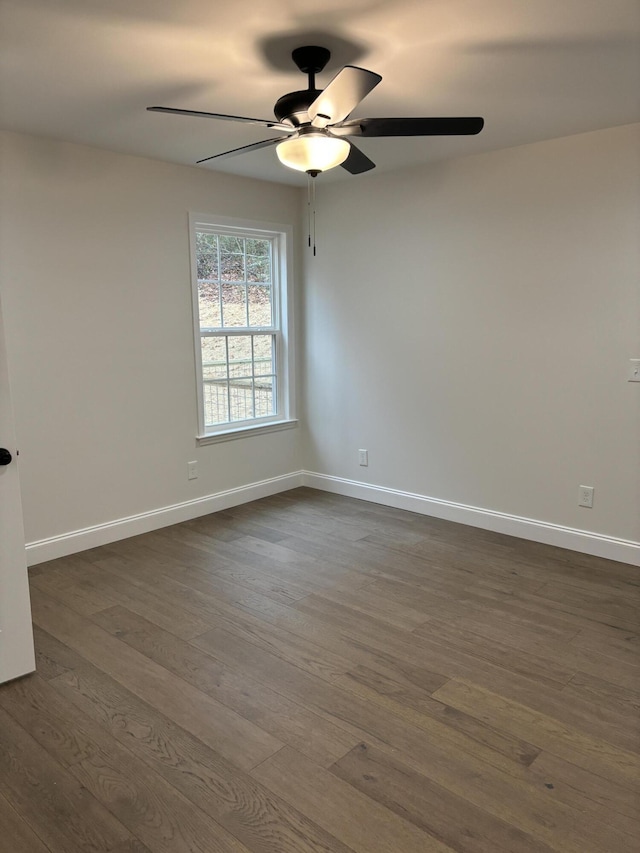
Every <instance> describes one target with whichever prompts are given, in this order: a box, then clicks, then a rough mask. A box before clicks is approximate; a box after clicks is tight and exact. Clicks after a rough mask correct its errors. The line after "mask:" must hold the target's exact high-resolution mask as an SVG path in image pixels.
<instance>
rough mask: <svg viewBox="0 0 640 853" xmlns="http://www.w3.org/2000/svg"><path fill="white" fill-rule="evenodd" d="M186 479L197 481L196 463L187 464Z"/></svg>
mask: <svg viewBox="0 0 640 853" xmlns="http://www.w3.org/2000/svg"><path fill="white" fill-rule="evenodd" d="M187 477H188V478H189V479H190V480H197V479H198V463H197V462H187Z"/></svg>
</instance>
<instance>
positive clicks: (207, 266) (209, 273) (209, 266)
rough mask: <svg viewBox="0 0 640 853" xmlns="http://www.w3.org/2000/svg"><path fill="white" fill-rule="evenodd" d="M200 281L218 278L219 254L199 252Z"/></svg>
mask: <svg viewBox="0 0 640 853" xmlns="http://www.w3.org/2000/svg"><path fill="white" fill-rule="evenodd" d="M197 260H198V281H217V280H218V255H217V254H215V255H212V254H209V253H208V252H198V256H197Z"/></svg>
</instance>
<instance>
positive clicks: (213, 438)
mask: <svg viewBox="0 0 640 853" xmlns="http://www.w3.org/2000/svg"><path fill="white" fill-rule="evenodd" d="M297 426H298V421H297V419H295V418H294V419H292V420H287V421H274V422H272V423H269V424H261V425H260V426H245V427H239V428H238V429H228V430H225V431H224V432H213V433H209V434H208V435H197V436H196V444H197V446H198V447H202V446H203V445H205V444H219V443H220V442H221V441H234V440H235V439H236V438H251V437H252V436H254V435H265V434H266V433H269V432H280V430H283V429H294V428H295V427H297Z"/></svg>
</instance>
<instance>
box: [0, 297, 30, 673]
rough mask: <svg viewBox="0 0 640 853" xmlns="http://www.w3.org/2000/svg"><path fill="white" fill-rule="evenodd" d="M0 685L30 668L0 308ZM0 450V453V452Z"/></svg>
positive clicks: (12, 431) (26, 599)
mask: <svg viewBox="0 0 640 853" xmlns="http://www.w3.org/2000/svg"><path fill="white" fill-rule="evenodd" d="M0 448H2V450H0V683H1V682H3V681H9V680H10V679H12V678H18V676H20V675H25V674H26V673H27V672H33V670H34V669H35V659H34V654H33V632H32V629H31V606H30V603H29V583H28V578H27V558H26V554H25V549H24V525H23V521H22V504H21V501H20V481H19V479H18V464H17V459H16V455H17V451H16V437H15V429H14V424H13V408H12V405H11V394H10V389H9V371H8V368H7V353H6V348H5V342H4V325H3V322H2V306H1V305H0ZM2 451H4V452H2Z"/></svg>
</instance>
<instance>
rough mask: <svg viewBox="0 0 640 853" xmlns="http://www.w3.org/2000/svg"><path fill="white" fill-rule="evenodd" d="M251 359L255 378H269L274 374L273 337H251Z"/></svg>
mask: <svg viewBox="0 0 640 853" xmlns="http://www.w3.org/2000/svg"><path fill="white" fill-rule="evenodd" d="M253 358H254V364H255V375H256V376H269V375H270V374H272V373H275V363H274V362H275V336H274V335H254V336H253Z"/></svg>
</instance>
